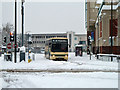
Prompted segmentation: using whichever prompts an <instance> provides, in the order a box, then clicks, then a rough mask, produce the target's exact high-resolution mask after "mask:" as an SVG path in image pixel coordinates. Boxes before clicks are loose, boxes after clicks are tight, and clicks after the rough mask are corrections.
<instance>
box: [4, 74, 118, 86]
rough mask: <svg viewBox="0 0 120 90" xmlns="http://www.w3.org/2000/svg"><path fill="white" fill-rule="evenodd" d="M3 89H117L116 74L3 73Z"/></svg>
mask: <svg viewBox="0 0 120 90" xmlns="http://www.w3.org/2000/svg"><path fill="white" fill-rule="evenodd" d="M3 76H4V77H3V78H4V80H5V81H6V82H4V83H3V88H118V74H117V73H108V72H107V73H105V72H93V73H3Z"/></svg>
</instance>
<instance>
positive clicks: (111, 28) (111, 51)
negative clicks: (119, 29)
mask: <svg viewBox="0 0 120 90" xmlns="http://www.w3.org/2000/svg"><path fill="white" fill-rule="evenodd" d="M112 35H113V2H112V0H111V33H110V36H111V54H113V40H112ZM111 61H113V57H112V56H111Z"/></svg>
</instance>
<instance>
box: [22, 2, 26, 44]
mask: <svg viewBox="0 0 120 90" xmlns="http://www.w3.org/2000/svg"><path fill="white" fill-rule="evenodd" d="M21 2H22V3H21V8H22V9H21V14H22V46H23V45H24V2H25V0H21Z"/></svg>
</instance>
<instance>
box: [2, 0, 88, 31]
mask: <svg viewBox="0 0 120 90" xmlns="http://www.w3.org/2000/svg"><path fill="white" fill-rule="evenodd" d="M20 11H21V10H20V3H19V4H18V22H19V24H18V33H20V32H21V25H20V23H21V17H20V13H21V12H20ZM7 22H9V23H12V24H14V3H13V2H4V3H2V23H3V24H5V23H7ZM26 31H31V32H32V33H42V32H66V31H74V32H76V33H86V30H85V3H84V2H47V1H46V2H25V32H26Z"/></svg>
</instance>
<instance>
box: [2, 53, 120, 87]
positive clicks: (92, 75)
mask: <svg viewBox="0 0 120 90" xmlns="http://www.w3.org/2000/svg"><path fill="white" fill-rule="evenodd" d="M35 58H36V59H35V61H32V62H30V63H28V62H27V60H26V61H25V62H24V61H22V62H18V63H13V62H10V61H4V59H3V57H0V63H1V66H0V69H2V70H3V69H6V70H7V69H19V70H21V69H26V70H28V69H37V70H60V69H62V70H71V69H72V70H80V69H81V70H82V69H85V70H101V71H102V70H107V71H110V70H113V71H118V63H117V62H110V61H100V60H96V58H95V57H94V56H92V60H89V56H88V55H87V54H84V55H83V57H79V56H78V57H75V55H74V53H69V59H68V61H67V62H66V61H52V60H48V59H45V57H44V55H43V54H35ZM0 73H1V74H2V78H0V80H1V81H2V87H3V88H118V73H116V72H77V73H73V72H64V73H60V72H59V73H53V72H51V73H50V72H49V73H48V72H21V73H18V72H0Z"/></svg>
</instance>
